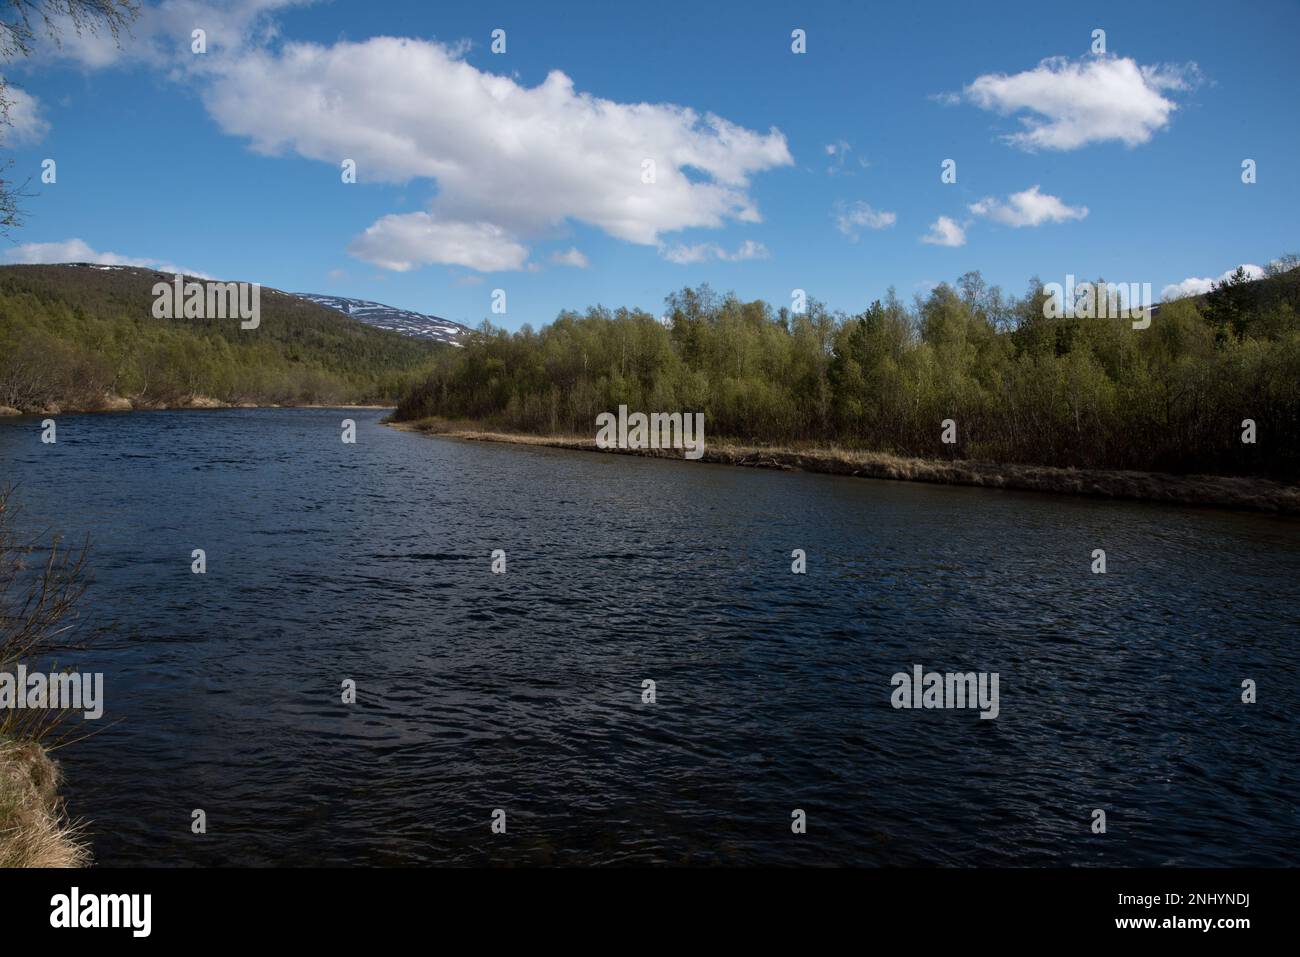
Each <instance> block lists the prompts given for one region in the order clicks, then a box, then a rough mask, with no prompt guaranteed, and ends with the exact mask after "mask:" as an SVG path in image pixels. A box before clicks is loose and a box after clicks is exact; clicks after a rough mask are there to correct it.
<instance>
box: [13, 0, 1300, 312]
mask: <svg viewBox="0 0 1300 957" xmlns="http://www.w3.org/2000/svg"><path fill="white" fill-rule="evenodd" d="M975 10H976V8H975V7H973V6H972V5H971V4H970V3H969V2H968V0H960V2H946V0H931V2H927V3H924V4H870V5H868V4H863V3H858V2H842V3H829V2H827V3H816V2H803V3H766V2H746V3H743V4H741V3H735V4H731V3H727V4H723V3H717V4H704V3H699V2H691V3H677V2H668V0H657V2H656V3H654V4H614V3H608V2H593V3H586V2H567V3H563V4H552V3H544V2H540V0H529V2H525V3H490V2H487V3H485V2H475V3H472V4H471V3H468V2H462V3H438V4H431V3H427V2H405V0H403V2H398V0H372V2H366V3H361V2H352V0H334V2H315V3H313V2H305V0H298V2H292V0H231V2H227V3H215V2H214V3H198V2H193V0H165V2H162V3H145V4H144V9H143V12H142V14H141V16H140V18H139V19H138V20H137V22H136V23H135V25H134V26H133V28H132V31H131V32H132V35H131V36H124V37H123V38H122V40H121V43H120V45H114V43H113V42H112V40H111V39H110V38H107V37H103V36H98V37H97V36H83V37H80V38H78V37H76V36H72V37H71V38H70V39H65V41H64V42H63V43H62V44H61V45H59V46H54V45H52V44H50V43H42V44H41V45H40V46H39V48H38V49H37V50H35V51H34V52H33V54H32V55H31V56H30V57H27V58H25V59H21V60H15V61H11V62H9V63H7V64H3V74H4V77H5V79H6V81H7V83H8V84H9V95H10V99H11V101H12V105H11V109H10V119H11V122H12V127H11V128H10V130H9V131H8V132H7V133H6V134H5V135H4V137H3V140H4V153H5V155H6V156H7V157H9V158H11V159H12V163H13V165H12V167H11V168H10V170H9V178H10V179H12V180H17V181H20V182H21V181H23V180H24V179H26V180H28V186H27V191H28V193H29V194H30V195H29V196H28V198H27V199H26V200H25V201H24V210H25V222H24V224H23V226H22V227H21V228H19V229H16V230H14V231H13V232H12V234H11V235H10V236H9V237H8V240H7V243H5V245H4V246H3V247H0V257H2V259H0V261H4V262H10V263H13V262H67V261H93V262H103V263H127V264H135V265H149V266H154V267H157V268H161V269H165V270H168V271H170V270H173V269H176V268H179V269H183V270H185V271H187V272H192V273H196V274H202V275H206V276H212V277H218V278H222V279H233V280H244V281H250V282H260V283H263V284H264V285H268V286H272V287H275V288H279V289H284V290H288V291H292V292H313V293H323V294H328V295H335V296H348V297H354V298H360V299H370V300H375V301H378V302H383V303H387V304H390V305H394V306H399V307H402V308H407V309H414V310H417V311H420V312H425V313H431V314H434V315H439V316H442V317H445V318H448V319H452V320H455V321H458V322H463V323H466V324H467V325H477V324H478V323H479V322H480V321H481V320H482V319H484V318H491V319H492V321H493V322H494V323H495V324H498V325H503V326H505V327H506V328H510V329H516V328H519V327H520V326H521V325H523V324H524V323H529V324H531V325H533V326H534V327H538V326H540V325H543V324H545V323H547V322H550V321H551V320H553V319H554V318H555V316H556V314H557V313H558V312H559V311H560V310H562V309H578V310H582V309H585V308H586V307H588V306H591V305H596V304H603V305H605V306H609V307H618V306H628V307H639V308H642V309H645V310H647V311H650V312H652V313H655V314H659V313H661V312H662V311H663V303H664V297H665V296H667V295H668V294H669V293H670V292H672V291H674V290H677V289H680V288H682V287H684V286H687V285H696V284H699V283H703V282H707V283H709V284H710V285H711V286H712V287H713V288H714V289H715V290H717V291H719V292H734V293H735V294H736V295H738V296H739V297H740V298H742V299H746V300H749V299H757V298H761V299H765V300H767V301H769V302H771V303H773V304H774V305H776V306H781V305H790V304H791V302H792V297H793V296H794V295H795V290H804V291H805V292H806V293H807V295H808V296H811V297H814V298H816V299H819V300H821V301H822V302H824V303H826V304H827V306H829V307H830V308H832V309H838V310H844V311H845V312H848V313H853V312H857V311H860V310H862V309H863V308H865V307H866V306H868V305H869V304H870V303H871V301H872V300H873V299H877V298H882V297H883V296H884V295H885V294H886V291H887V290H888V289H889V288H890V287H893V288H895V289H896V290H897V292H898V294H899V295H900V296H901V297H903V298H904V299H910V298H911V297H912V296H913V295H915V294H917V293H925V292H927V291H928V290H929V289H930V288H932V287H933V286H934V285H935V284H936V283H938V282H941V281H947V282H953V281H954V280H955V279H956V278H957V277H958V276H960V275H961V274H962V273H965V272H967V271H969V270H980V271H981V272H982V274H983V275H984V278H985V279H986V281H988V282H989V283H991V284H996V285H1000V286H1002V287H1003V288H1004V289H1005V290H1006V291H1007V292H1009V293H1014V294H1017V295H1019V294H1023V293H1024V292H1025V290H1026V289H1027V288H1028V284H1029V280H1030V278H1031V277H1033V276H1037V277H1039V278H1040V279H1041V280H1042V281H1043V282H1045V283H1046V282H1058V283H1064V282H1065V280H1066V276H1067V274H1073V275H1075V276H1077V277H1080V278H1082V277H1089V278H1095V277H1099V276H1100V277H1104V278H1106V279H1107V280H1109V281H1112V282H1126V283H1150V284H1151V285H1152V287H1153V291H1154V295H1155V298H1156V299H1159V298H1161V296H1162V295H1173V294H1174V293H1175V292H1177V291H1185V292H1196V291H1201V290H1203V289H1204V288H1207V287H1208V284H1209V282H1210V281H1211V280H1212V279H1214V278H1216V277H1218V276H1220V275H1222V274H1224V273H1225V272H1227V271H1230V270H1231V269H1233V268H1235V267H1236V266H1237V265H1239V264H1248V265H1250V266H1252V267H1259V266H1262V265H1265V264H1267V263H1268V262H1269V261H1270V260H1272V259H1273V258H1275V257H1277V256H1279V255H1281V254H1283V253H1286V252H1292V251H1296V250H1297V249H1300V237H1298V236H1297V228H1296V223H1297V222H1298V221H1300V218H1298V217H1297V213H1298V212H1300V177H1298V176H1297V170H1296V157H1298V156H1300V123H1298V122H1297V110H1296V103H1295V92H1296V90H1297V89H1300V60H1298V59H1297V57H1296V56H1295V38H1296V37H1297V36H1300V2H1297V0H1267V2H1266V0H1254V2H1252V0H1245V2H1240V3H1235V4H1232V5H1224V4H1222V3H1203V2H1189V3H1177V4H1175V3H1159V4H1157V3H1143V2H1136V0H1126V2H1120V3H1107V2H1089V3H1078V4H1068V5H1067V4H1044V3H1042V2H1041V0H1039V2H1032V3H996V4H985V5H980V6H979V7H978V15H975V14H974V11H975ZM195 29H202V30H203V31H204V39H205V41H206V45H205V50H204V52H201V53H196V52H194V49H193V46H194V40H193V31H194V30H195ZM498 30H499V31H504V33H503V34H497V36H498V37H499V40H498V42H497V47H498V50H499V52H498V51H497V50H494V49H493V43H494V40H493V37H494V31H498ZM1098 30H1101V31H1104V38H1103V37H1099V36H1095V31H1098ZM795 31H802V34H801V37H802V46H803V52H796V48H797V47H799V46H800V45H801V44H800V41H799V39H798V38H797V37H796V36H795V35H794V34H795ZM1099 42H1104V46H1100V45H1099ZM502 46H504V49H500V48H501V47H502ZM47 160H53V161H54V164H55V165H54V172H55V181H54V182H52V183H48V182H43V181H42V171H43V170H44V169H46V168H47V165H48V164H46V165H43V164H45V163H46V161H47ZM345 160H352V161H353V162H354V163H355V169H356V175H355V180H356V181H355V182H344V179H345V176H344V169H343V164H344V161H345ZM1247 160H1252V161H1253V171H1254V182H1250V183H1247V182H1243V176H1244V175H1245V171H1244V170H1243V163H1244V162H1245V161H1247ZM946 161H952V162H951V164H947V163H946ZM945 168H947V169H948V170H949V171H950V172H949V175H947V176H945V175H944V173H945ZM954 174H955V175H954ZM1247 178H1249V177H1247ZM945 180H955V181H945ZM496 290H503V291H504V292H505V297H504V305H505V313H504V314H494V313H493V309H492V305H493V293H494V292H495V291H496ZM497 301H498V302H500V301H501V300H500V297H498V300H497Z"/></svg>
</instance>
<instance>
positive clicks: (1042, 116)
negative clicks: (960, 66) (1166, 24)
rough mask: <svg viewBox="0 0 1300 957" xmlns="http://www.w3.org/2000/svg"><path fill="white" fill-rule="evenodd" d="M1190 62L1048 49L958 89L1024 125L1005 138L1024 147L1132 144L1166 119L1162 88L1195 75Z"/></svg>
mask: <svg viewBox="0 0 1300 957" xmlns="http://www.w3.org/2000/svg"><path fill="white" fill-rule="evenodd" d="M1200 79H1201V74H1200V70H1199V68H1198V67H1197V66H1196V64H1195V63H1188V64H1185V65H1182V66H1176V65H1170V64H1161V65H1155V66H1141V65H1139V64H1138V63H1137V61H1136V60H1133V59H1131V58H1128V57H1124V58H1121V57H1116V56H1109V57H1088V58H1085V59H1082V60H1070V59H1068V58H1066V57H1049V58H1048V59H1046V60H1043V61H1042V62H1040V63H1039V64H1038V66H1036V67H1035V68H1034V69H1032V70H1025V71H1023V72H1021V73H1015V74H1012V75H1010V76H1008V75H1007V74H1004V73H988V74H985V75H983V76H980V77H977V78H976V79H975V80H974V81H973V82H972V83H970V85H968V86H967V87H965V88H964V89H963V90H962V95H963V96H964V97H965V99H966V100H968V101H969V102H971V103H974V104H975V105H976V106H978V107H980V108H981V109H985V110H992V111H995V112H997V113H1000V114H1002V115H1005V116H1010V115H1018V116H1019V118H1020V122H1021V125H1022V126H1023V127H1024V129H1023V130H1021V131H1020V132H1018V133H1013V134H1010V135H1008V136H1007V137H1006V140H1007V141H1008V142H1009V143H1011V144H1012V145H1013V146H1017V147H1020V148H1021V149H1025V150H1036V149H1048V150H1074V149H1078V148H1079V147H1082V146H1086V145H1088V144H1089V143H1101V142H1106V141H1110V140H1117V141H1119V142H1121V143H1124V144H1125V145H1127V146H1137V145H1139V144H1141V143H1145V142H1147V141H1148V140H1150V139H1151V137H1152V135H1153V134H1154V133H1156V132H1157V131H1158V130H1162V129H1164V128H1165V127H1166V126H1168V125H1169V120H1170V116H1171V115H1172V114H1173V112H1174V111H1175V110H1176V109H1177V108H1178V104H1177V103H1175V102H1174V100H1173V99H1171V98H1170V95H1169V94H1172V93H1181V92H1185V91H1187V90H1190V89H1192V88H1193V87H1195V86H1196V85H1198V84H1199V83H1200Z"/></svg>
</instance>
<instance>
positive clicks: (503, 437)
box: [385, 419, 1300, 515]
mask: <svg viewBox="0 0 1300 957" xmlns="http://www.w3.org/2000/svg"><path fill="white" fill-rule="evenodd" d="M385 424H387V425H389V426H391V427H393V428H395V429H401V430H403V431H408V432H419V433H422V434H425V435H435V436H439V437H443V438H452V439H461V440H465V441H474V442H507V443H512V444H515V445H542V446H547V447H549V448H557V449H572V450H574V451H581V452H606V453H613V454H616V455H643V456H649V457H652V458H671V459H680V460H682V461H687V460H686V459H684V458H683V457H682V453H681V451H680V450H678V449H602V448H598V447H597V445H596V440H595V439H594V438H592V437H587V436H560V435H555V436H546V435H528V434H522V433H511V432H492V431H488V430H484V429H479V428H476V427H474V426H473V425H472V424H470V423H461V422H448V421H446V420H441V419H419V420H416V421H412V422H393V421H386V422H385ZM698 461H701V462H710V463H713V464H717V465H740V466H746V467H749V468H772V469H785V470H796V469H797V470H800V471H805V472H824V473H827V474H829V475H851V476H858V477H861V478H875V479H892V480H894V481H903V482H933V483H938V484H943V485H975V486H980V487H983V488H1001V489H1016V490H1019V491H1028V492H1055V493H1057V494H1061V495H1087V496H1093V497H1099V498H1115V499H1132V500H1136V501H1149V502H1165V503H1170V504H1176V505H1199V506H1207V507H1211V508H1231V509H1243V510H1250V511H1262V512H1275V513H1279V514H1286V515H1300V486H1297V485H1288V484H1284V483H1282V482H1274V481H1271V480H1269V479H1260V478H1245V477H1238V476H1222V475H1166V474H1163V473H1160V472H1129V471H1120V470H1108V469H1063V468H1052V467H1048V466H1037V465H1010V464H1004V463H996V462H976V461H969V460H954V461H940V460H936V459H914V458H903V457H900V456H895V455H886V454H883V453H879V452H860V451H856V450H853V449H844V448H837V447H833V446H832V447H808V448H802V447H800V448H795V447H766V446H751V445H742V444H739V443H733V442H727V441H718V440H710V441H709V443H708V444H707V445H706V447H705V449H704V454H703V456H702V457H701V458H700V459H699V460H698Z"/></svg>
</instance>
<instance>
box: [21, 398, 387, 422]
mask: <svg viewBox="0 0 1300 957" xmlns="http://www.w3.org/2000/svg"><path fill="white" fill-rule="evenodd" d="M392 408H395V403H392V402H388V403H383V404H379V405H369V404H357V403H351V402H289V403H258V402H223V401H221V400H220V399H213V398H211V397H210V396H205V395H195V396H186V397H185V398H184V399H181V400H178V401H177V402H170V403H167V402H164V403H153V402H142V403H140V404H138V405H137V404H136V403H135V402H133V401H131V400H130V399H127V398H123V397H122V396H107V397H106V398H105V400H104V402H102V403H99V404H96V405H95V406H94V407H90V406H83V407H73V406H63V405H50V406H46V407H45V408H42V409H36V410H33V411H31V412H24V411H23V410H22V409H15V408H13V407H11V406H7V405H0V417H3V416H18V415H74V414H75V415H83V414H84V415H94V414H97V413H100V412H173V411H181V410H183V411H198V412H201V411H204V410H207V409H392Z"/></svg>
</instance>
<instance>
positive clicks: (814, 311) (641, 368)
mask: <svg viewBox="0 0 1300 957" xmlns="http://www.w3.org/2000/svg"><path fill="white" fill-rule="evenodd" d="M1297 264H1298V261H1297V259H1296V257H1294V256H1287V257H1283V258H1282V259H1280V260H1278V261H1276V262H1275V263H1274V264H1273V265H1271V266H1270V267H1269V269H1268V270H1267V273H1268V274H1267V276H1266V277H1265V278H1262V279H1258V280H1254V281H1252V280H1251V279H1249V277H1248V276H1247V275H1246V274H1245V273H1244V272H1243V271H1241V270H1238V272H1237V273H1236V274H1234V275H1232V276H1230V277H1228V278H1226V279H1224V280H1223V281H1221V282H1218V283H1216V284H1215V285H1214V287H1213V289H1212V290H1211V291H1210V292H1209V293H1207V294H1206V295H1203V296H1198V297H1192V298H1187V299H1180V300H1177V301H1174V302H1168V303H1164V304H1162V305H1160V306H1158V307H1156V309H1155V310H1154V312H1153V317H1152V322H1151V325H1150V327H1149V328H1146V329H1134V328H1133V326H1132V323H1131V322H1130V321H1129V320H1128V319H1096V318H1087V319H1084V318H1075V319H1048V318H1045V316H1044V312H1045V310H1044V308H1043V304H1044V299H1045V296H1044V292H1043V286H1042V283H1041V282H1040V281H1039V280H1038V279H1037V278H1035V279H1033V280H1031V281H1030V283H1029V287H1028V291H1027V292H1026V293H1025V295H1024V296H1022V297H1017V296H1014V295H1007V294H1004V293H1003V292H1002V291H1001V290H1000V289H999V288H997V287H995V286H989V285H988V284H987V283H986V282H985V281H984V279H983V278H982V277H981V275H980V274H979V273H978V272H970V273H966V274H965V275H963V276H961V277H960V278H959V279H958V280H957V281H956V282H955V283H954V284H941V285H939V286H937V287H936V288H934V289H933V290H932V291H931V292H930V293H929V294H928V295H925V296H917V297H916V298H915V299H914V300H913V301H912V302H910V303H906V302H903V301H901V300H900V299H899V298H898V296H897V295H895V294H894V292H893V291H892V290H891V291H890V293H889V294H888V295H887V296H886V297H885V298H884V299H883V300H877V301H874V302H872V303H871V304H870V305H869V306H868V307H867V308H866V309H864V310H862V311H861V312H858V313H855V314H852V315H849V314H844V313H840V312H830V311H828V310H827V309H826V308H825V306H824V305H823V304H821V303H819V302H816V301H813V300H810V301H809V302H808V304H807V308H806V309H804V310H802V311H801V312H800V313H798V314H795V313H793V312H792V311H791V310H789V309H787V308H784V307H783V308H779V309H774V308H773V307H772V306H771V305H769V304H768V303H766V302H762V301H753V302H744V301H742V300H740V299H738V298H737V297H736V296H734V295H719V294H717V293H715V292H714V291H713V290H711V289H710V288H709V287H708V286H701V287H698V288H686V289H683V290H681V291H680V292H676V293H673V294H672V295H670V296H669V297H668V298H667V301H666V306H667V308H666V312H665V315H664V317H663V318H662V319H660V318H656V317H655V316H653V315H651V314H649V313H647V312H644V311H640V310H636V309H626V308H618V309H609V308H606V307H603V306H594V307H592V308H589V309H587V310H586V312H585V313H581V314H580V313H577V312H569V311H566V312H563V313H561V314H560V316H559V317H558V318H557V319H556V320H555V321H554V322H553V323H551V324H550V325H548V326H545V327H544V328H542V329H541V330H534V329H533V328H531V327H529V326H524V327H523V328H521V329H520V330H519V331H518V332H515V333H509V332H506V331H505V330H502V329H500V328H494V327H492V326H491V325H490V324H489V323H484V324H483V325H482V326H480V327H479V329H478V330H477V331H476V333H475V334H474V335H473V336H472V337H471V339H470V340H469V341H467V343H466V347H465V348H464V349H459V350H454V351H453V350H449V351H447V352H445V353H442V354H440V355H439V356H437V357H436V358H435V360H434V367H433V369H432V371H431V373H430V374H429V375H428V377H427V378H426V379H425V380H424V381H423V382H422V383H420V384H419V385H417V386H415V387H414V388H413V389H411V390H410V391H409V392H408V393H407V394H406V395H405V396H404V398H403V399H402V401H401V403H400V405H399V408H398V411H397V413H396V415H395V418H396V419H397V420H400V421H413V420H419V419H426V418H444V419H449V420H473V421H475V422H477V423H480V424H482V425H484V426H488V427H491V428H494V429H498V430H509V431H519V432H528V433H538V434H552V435H554V434H567V435H590V434H594V428H595V426H594V422H595V418H596V416H597V415H598V414H599V413H601V412H605V411H610V410H614V409H616V408H617V407H618V406H619V405H621V404H625V405H627V406H628V407H629V408H630V409H633V410H640V411H644V412H653V411H667V412H672V411H680V412H697V411H702V412H704V413H705V417H706V421H707V429H708V435H709V436H710V440H711V441H712V440H715V439H731V440H735V441H743V442H746V443H750V444H766V445H770V446H795V447H797V446H808V445H818V446H832V447H843V448H848V449H858V450H867V451H874V452H886V453H892V454H896V455H903V456H914V457H920V458H936V459H939V458H942V459H975V460H982V461H993V462H1005V463H1016V464H1023V465H1046V466H1059V467H1076V468H1099V469H1136V470H1150V471H1160V472H1170V473H1176V474H1200V473H1205V474H1221V475H1259V476H1270V477H1280V478H1286V479H1294V478H1295V477H1297V475H1300V456H1298V452H1297V450H1300V319H1298V318H1297V311H1300V269H1297V268H1296V267H1297ZM1099 282H1104V281H1102V280H1099ZM945 419H952V420H953V421H954V422H955V423H956V439H957V441H956V442H955V443H952V444H945V443H944V442H943V441H942V438H941V437H942V433H943V428H942V426H941V423H942V422H943V421H944V420H945ZM1247 419H1249V420H1252V421H1253V422H1254V424H1255V425H1254V429H1253V430H1252V431H1253V435H1247V430H1246V427H1245V426H1243V421H1244V420H1247ZM1244 435H1245V436H1246V437H1247V438H1253V441H1243V436H1244Z"/></svg>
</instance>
